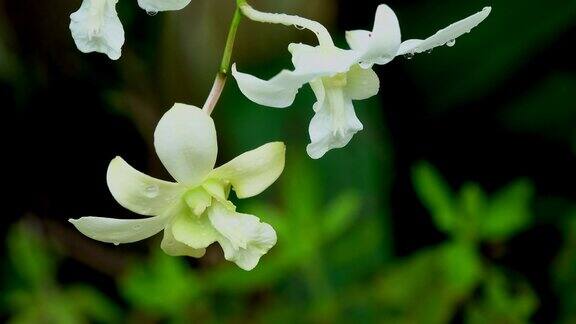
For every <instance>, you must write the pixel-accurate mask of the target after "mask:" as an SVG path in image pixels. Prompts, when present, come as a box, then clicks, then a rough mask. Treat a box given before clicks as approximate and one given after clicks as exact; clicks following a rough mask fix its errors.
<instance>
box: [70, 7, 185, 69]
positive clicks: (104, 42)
mask: <svg viewBox="0 0 576 324" xmlns="http://www.w3.org/2000/svg"><path fill="white" fill-rule="evenodd" d="M190 1H191V0H138V4H139V5H140V7H141V8H142V9H144V10H146V11H147V12H148V13H156V12H158V11H168V10H180V9H182V8H184V7H185V6H187V5H188V4H189V3H190ZM116 3H118V0H83V1H82V5H81V6H80V9H78V10H77V11H76V12H74V13H72V14H71V15H70V31H71V32H72V38H73V39H74V43H75V44H76V47H78V49H79V50H80V51H81V52H83V53H91V52H99V53H103V54H106V55H108V57H109V58H110V59H112V60H117V59H119V58H120V56H121V54H122V45H124V28H123V27H122V22H121V21H120V18H118V13H117V12H116Z"/></svg>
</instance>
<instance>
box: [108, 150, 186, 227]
mask: <svg viewBox="0 0 576 324" xmlns="http://www.w3.org/2000/svg"><path fill="white" fill-rule="evenodd" d="M106 180H107V182H108V188H109V189H110V192H111V193H112V196H114V199H116V201H117V202H118V203H119V204H120V205H122V206H123V207H124V208H126V209H129V210H131V211H133V212H135V213H137V214H140V215H147V216H152V215H160V214H162V213H163V212H164V211H166V209H167V208H170V206H171V205H172V204H173V203H174V202H175V201H177V200H178V199H179V198H180V196H181V194H182V192H183V190H184V188H183V187H182V186H181V185H179V184H177V183H172V182H167V181H162V180H158V179H155V178H152V177H150V176H147V175H145V174H144V173H141V172H139V171H137V170H136V169H134V168H133V167H131V166H130V165H129V164H128V163H126V161H124V160H123V159H122V158H121V157H116V158H115V159H113V160H112V161H111V162H110V165H109V166H108V172H107V174H106Z"/></svg>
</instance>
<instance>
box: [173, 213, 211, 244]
mask: <svg viewBox="0 0 576 324" xmlns="http://www.w3.org/2000/svg"><path fill="white" fill-rule="evenodd" d="M171 227H172V235H174V239H175V240H176V241H178V242H180V243H182V244H185V245H187V246H189V247H191V248H193V249H204V248H206V247H208V246H209V245H210V244H212V243H214V242H216V240H218V238H219V237H220V236H219V234H218V232H217V231H216V230H215V229H214V227H213V226H212V224H210V221H209V220H208V217H206V216H205V215H202V216H201V217H197V216H196V215H193V214H192V213H190V212H185V211H182V212H181V213H180V214H178V216H176V218H174V221H173V223H172V226H171Z"/></svg>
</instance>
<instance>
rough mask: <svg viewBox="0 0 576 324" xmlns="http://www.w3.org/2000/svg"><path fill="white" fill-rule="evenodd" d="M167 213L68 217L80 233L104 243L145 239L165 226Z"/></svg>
mask: <svg viewBox="0 0 576 324" xmlns="http://www.w3.org/2000/svg"><path fill="white" fill-rule="evenodd" d="M168 219H169V218H168V215H162V216H155V217H149V218H142V219H116V218H104V217H82V218H80V219H70V220H69V221H70V223H72V224H73V225H74V227H76V228H77V229H78V230H79V231H80V232H81V233H82V234H84V235H86V236H88V237H89V238H92V239H94V240H97V241H101V242H106V243H114V244H121V243H132V242H137V241H141V240H144V239H147V238H149V237H151V236H153V235H155V234H157V233H158V232H160V231H161V230H162V229H164V227H165V226H166V223H167V221H168Z"/></svg>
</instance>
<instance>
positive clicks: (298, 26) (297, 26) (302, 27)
mask: <svg viewBox="0 0 576 324" xmlns="http://www.w3.org/2000/svg"><path fill="white" fill-rule="evenodd" d="M294 27H296V29H300V30H302V29H304V26H300V25H294Z"/></svg>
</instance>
